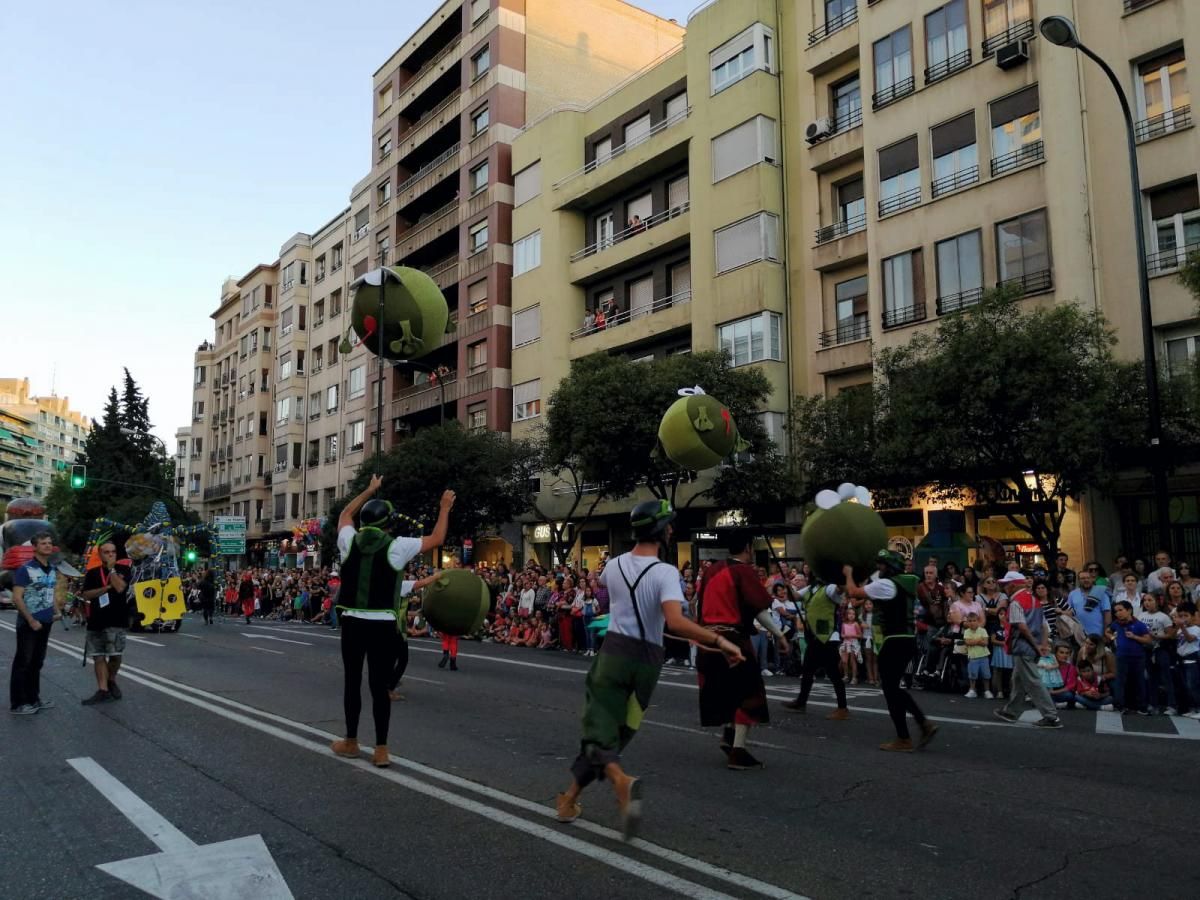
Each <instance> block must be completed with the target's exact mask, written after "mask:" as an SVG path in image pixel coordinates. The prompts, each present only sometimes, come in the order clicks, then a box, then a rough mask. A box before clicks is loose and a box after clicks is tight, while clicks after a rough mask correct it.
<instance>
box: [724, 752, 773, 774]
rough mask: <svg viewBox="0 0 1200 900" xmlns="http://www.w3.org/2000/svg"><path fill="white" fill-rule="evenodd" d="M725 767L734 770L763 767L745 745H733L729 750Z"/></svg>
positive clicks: (742, 770) (740, 770)
mask: <svg viewBox="0 0 1200 900" xmlns="http://www.w3.org/2000/svg"><path fill="white" fill-rule="evenodd" d="M725 767H726V768H728V769H733V770H734V771H736V772H744V771H746V770H748V769H762V768H765V767H764V766H763V764H762V763H761V762H760V761H759V760H757V759H755V758H754V757H753V756H751V755H750V751H749V750H747V749H746V748H745V747H734V748H733V749H732V750H730V751H729V762H727V763H726V764H725Z"/></svg>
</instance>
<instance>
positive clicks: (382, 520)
mask: <svg viewBox="0 0 1200 900" xmlns="http://www.w3.org/2000/svg"><path fill="white" fill-rule="evenodd" d="M382 483H383V478H382V477H381V476H379V475H372V476H371V482H370V484H368V485H367V489H366V490H365V491H363V492H362V493H361V494H359V495H358V496H357V497H355V498H354V499H353V500H351V501H350V502H349V503H348V504H346V508H345V509H343V510H342V514H341V516H340V517H339V518H338V538H337V542H338V553H339V554H340V556H341V560H342V565H341V572H340V574H341V579H342V584H341V587H340V588H339V590H338V607H337V610H338V619H339V621H340V623H341V626H342V666H343V667H344V669H345V673H346V685H345V691H344V694H343V698H342V700H343V703H344V705H345V710H346V736H345V737H344V738H342V739H340V740H336V741H334V742H333V743H332V744H331V745H330V749H332V750H333V752H334V753H336V754H338V755H339V756H351V757H355V756H358V717H359V714H360V713H361V712H362V666H363V659H364V658H365V659H366V661H367V684H368V686H369V687H370V689H371V712H372V714H373V716H374V719H375V753H374V756H373V757H372V762H373V763H374V764H375V765H377V766H379V767H381V768H382V767H385V766H387V765H389V764H390V759H389V755H388V747H387V737H388V724H389V722H390V720H391V714H392V707H391V701H390V700H389V699H388V682H389V681H390V679H391V676H392V670H393V666H394V664H395V661H396V627H397V621H396V620H397V615H396V612H397V605H398V604H397V598H398V597H399V596H400V594H401V584H400V581H399V579H400V573H401V572H403V571H404V567H405V566H406V565H408V562H409V560H411V559H412V558H413V557H414V556H416V555H417V554H419V553H428V552H429V551H430V550H433V549H434V548H435V547H439V546H441V545H442V544H443V543H444V542H445V540H446V530H447V525H448V523H449V519H450V508H451V507H452V506H454V491H446V492H445V493H443V494H442V502H441V510H440V511H439V513H438V520H437V524H436V525H435V526H434V529H433V533H432V534H429V535H427V536H426V537H423V538H406V537H400V538H394V539H393V538H392V537H391V536H390V535H389V534H388V533H387V532H386V531H384V530H383V529H384V528H385V527H386V526H387V525H388V523H389V521H390V519H391V517H392V505H391V504H390V503H388V502H387V501H386V500H372V499H371V498H372V497H373V496H374V495H375V492H376V491H378V490H379V487H380V485H381V484H382ZM359 510H362V512H361V514H360V515H359V525H360V526H361V528H359V529H358V530H356V529H355V528H354V516H355V514H357V513H359Z"/></svg>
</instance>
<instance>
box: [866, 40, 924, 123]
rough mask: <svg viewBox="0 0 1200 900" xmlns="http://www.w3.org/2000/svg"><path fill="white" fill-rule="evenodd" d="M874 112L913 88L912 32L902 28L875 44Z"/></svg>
mask: <svg viewBox="0 0 1200 900" xmlns="http://www.w3.org/2000/svg"><path fill="white" fill-rule="evenodd" d="M874 59H875V94H874V96H873V98H872V102H873V105H874V106H875V108H876V109H878V108H879V107H881V106H886V105H887V104H889V103H891V102H892V101H893V100H897V99H899V98H900V97H903V96H905V95H906V94H911V93H912V92H913V90H914V88H915V87H916V82H915V81H914V79H913V69H912V29H911V28H910V27H909V26H907V25H905V26H904V27H903V28H901V29H900V30H899V31H893V32H892V33H891V34H889V35H888V36H887V37H885V38H883V39H881V40H878V41H876V42H875V44H874Z"/></svg>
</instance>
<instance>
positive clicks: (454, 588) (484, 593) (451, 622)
mask: <svg viewBox="0 0 1200 900" xmlns="http://www.w3.org/2000/svg"><path fill="white" fill-rule="evenodd" d="M490 606H491V597H490V595H489V594H488V589H487V585H486V584H485V583H484V581H483V579H482V578H480V577H479V576H478V575H476V574H475V573H474V572H470V571H468V570H466V569H446V570H445V571H444V572H442V573H441V574H440V575H438V578H437V581H435V582H434V583H433V584H432V585H430V586H429V587H427V588H425V592H424V594H423V595H422V597H421V611H422V612H423V613H424V614H425V618H426V619H427V620H429V624H430V625H432V626H433V627H434V628H435V629H437V630H438V631H440V632H441V633H442V634H445V635H450V636H452V637H462V636H464V635H469V634H474V633H475V632H476V631H478V630H479V628H480V626H481V625H483V619H484V616H486V615H487V613H488V609H489V608H490Z"/></svg>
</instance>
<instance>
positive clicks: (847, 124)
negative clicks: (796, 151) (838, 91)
mask: <svg viewBox="0 0 1200 900" xmlns="http://www.w3.org/2000/svg"><path fill="white" fill-rule="evenodd" d="M829 121H830V122H831V123H832V124H833V130H832V131H830V132H829V134H827V135H825V136H824V137H820V138H817V139H816V140H815V141H811V142H810V144H809V146H812V145H814V144H820V143H822V142H824V141H828V140H831V139H833V138H835V137H837V136H838V135H839V134H844V133H845V132H847V131H849V130H850V129H852V128H857V127H858V126H859V125H861V124H862V107H861V106H855V107H853V108H851V109H847V110H845V111H843V112H842V113H840V114H839V115H836V116H833V117H832V118H831V119H830V120H829Z"/></svg>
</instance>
